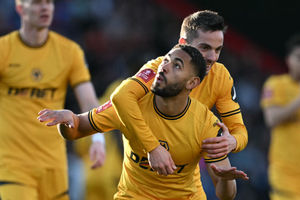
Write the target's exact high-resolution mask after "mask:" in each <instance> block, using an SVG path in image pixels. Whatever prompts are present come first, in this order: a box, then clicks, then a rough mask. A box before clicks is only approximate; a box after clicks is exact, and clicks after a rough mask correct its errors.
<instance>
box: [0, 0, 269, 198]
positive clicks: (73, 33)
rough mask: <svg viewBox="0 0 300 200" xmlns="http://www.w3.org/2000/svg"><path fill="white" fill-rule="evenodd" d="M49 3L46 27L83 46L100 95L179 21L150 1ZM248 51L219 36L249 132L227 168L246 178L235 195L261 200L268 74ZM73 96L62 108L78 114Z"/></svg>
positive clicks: (5, 5)
mask: <svg viewBox="0 0 300 200" xmlns="http://www.w3.org/2000/svg"><path fill="white" fill-rule="evenodd" d="M55 2H56V11H55V17H54V23H53V25H52V29H53V30H55V31H57V32H59V33H61V34H63V35H65V36H67V37H68V38H70V39H73V40H75V41H76V42H78V43H79V44H80V45H81V47H82V48H83V49H84V51H85V56H86V61H87V63H88V65H89V68H90V72H91V75H92V82H93V84H94V86H95V88H96V92H97V95H98V96H99V97H101V96H103V95H104V92H105V90H106V88H107V87H108V86H109V85H110V84H111V83H112V82H114V81H115V80H117V79H124V78H126V77H128V76H131V75H133V74H134V73H135V72H137V70H138V69H139V68H140V67H141V66H142V65H143V64H144V63H145V62H146V61H148V60H149V59H153V58H156V57H157V56H160V55H164V54H165V53H167V50H169V49H170V48H171V47H172V46H173V45H175V44H176V43H177V39H178V38H177V37H178V35H179V30H180V24H181V21H182V19H181V18H180V17H178V16H179V15H176V13H173V12H171V11H170V10H168V9H166V8H165V7H163V6H161V5H160V4H158V3H157V2H156V1H154V0H153V1H152V0H146V1H140V0H127V1H123V0H89V1H84V0H57V1H55ZM14 6H15V5H14V1H12V0H4V1H1V3H0V35H4V34H6V33H8V32H10V31H12V30H15V29H17V28H18V27H19V18H18V15H17V14H16V12H15V11H14V9H15V8H14ZM225 22H226V19H225ZM230 28H231V27H230V24H229V29H230ZM249 52H250V51H248V52H245V53H243V52H240V53H239V54H237V53H236V52H234V51H232V50H231V49H229V48H227V47H226V35H225V47H224V49H223V51H222V53H221V58H220V61H221V62H222V63H224V64H225V66H226V67H227V68H228V70H229V72H230V73H231V75H232V77H233V78H234V81H235V87H236V90H237V94H238V100H239V103H240V106H241V109H242V113H243V117H244V122H245V124H246V127H247V129H248V134H249V143H248V146H247V148H246V149H245V150H243V151H242V152H240V153H237V154H231V155H230V160H231V162H232V165H233V166H237V167H238V168H240V169H242V170H243V171H245V172H247V173H248V176H249V177H250V180H249V181H247V182H245V181H238V193H237V198H236V199H243V200H248V199H249V200H250V199H251V200H252V199H260V200H267V199H268V191H269V186H268V180H267V165H268V159H267V153H268V145H269V139H270V135H269V130H268V129H267V128H266V126H265V123H264V120H263V116H262V111H261V109H260V106H259V100H260V94H261V88H262V84H263V82H264V80H265V79H266V77H268V76H269V74H268V73H266V72H265V71H262V70H261V66H257V62H253V60H252V59H251V58H253V56H251V57H248V56H247V54H248V53H249ZM257 59H259V58H257ZM73 99H74V98H73V97H72V93H71V92H70V93H69V94H68V98H67V102H66V107H68V108H71V109H72V110H74V111H75V112H76V111H77V112H78V107H77V105H76V103H75V100H73ZM119 146H120V145H119ZM68 147H69V155H70V158H71V159H70V160H69V166H70V172H71V173H70V174H71V175H70V178H71V179H72V181H71V188H70V192H71V193H74V191H75V193H77V195H76V194H75V195H74V197H73V199H72V200H76V199H79V200H81V199H82V198H83V197H82V196H84V190H82V194H81V197H80V195H78V194H79V192H78V191H79V190H81V189H82V188H84V181H83V180H84V178H83V179H81V178H82V177H80V174H81V173H82V174H83V167H82V164H81V159H80V157H79V156H78V154H76V153H75V152H76V151H74V148H73V147H74V145H72V144H68ZM120 152H121V150H120ZM119 154H120V155H122V154H121V153H119ZM202 166H204V165H202ZM111 169H112V170H113V169H114V168H111ZM202 170H203V176H202V178H203V180H204V187H205V190H206V192H207V193H208V199H214V192H213V186H212V183H210V182H209V181H210V180H209V178H207V177H206V173H205V169H204V168H203V167H202ZM74 171H75V172H74ZM72 172H74V173H72ZM72 174H75V175H72ZM74 176H75V177H74ZM76 176H78V177H76ZM100 176H101V175H100ZM99 179H101V177H99ZM77 182H79V183H80V182H81V185H79V189H73V188H76V186H78V184H76V183H77ZM107 187H112V186H107ZM71 197H72V195H71Z"/></svg>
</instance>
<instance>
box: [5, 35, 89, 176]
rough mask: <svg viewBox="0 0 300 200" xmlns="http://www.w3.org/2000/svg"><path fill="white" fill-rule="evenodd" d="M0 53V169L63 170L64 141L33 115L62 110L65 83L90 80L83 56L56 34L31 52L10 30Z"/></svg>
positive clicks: (80, 51)
mask: <svg viewBox="0 0 300 200" xmlns="http://www.w3.org/2000/svg"><path fill="white" fill-rule="evenodd" d="M0 52H1V53H0V113H1V114H0V160H1V162H0V165H4V166H10V165H13V166H20V165H21V166H23V167H30V166H35V167H50V168H61V169H66V166H67V165H66V153H65V152H66V149H65V141H64V140H63V139H62V137H61V136H60V135H59V134H57V128H56V127H55V126H54V127H46V126H45V125H44V124H42V123H40V122H39V121H38V120H37V116H38V115H37V114H38V112H39V111H40V110H42V109H44V108H49V109H62V108H63V107H64V102H65V96H66V90H67V86H68V84H70V85H71V86H72V87H74V86H76V85H77V84H79V83H81V82H85V81H89V80H90V75H89V72H88V69H87V67H86V65H85V62H84V55H83V51H82V50H81V49H80V47H79V46H78V45H77V44H76V43H74V42H72V41H71V40H69V39H67V38H65V37H63V36H61V35H59V34H57V33H55V32H49V37H48V39H47V41H46V43H45V44H44V45H42V46H40V47H30V46H27V45H26V44H25V43H24V42H23V41H22V40H21V37H20V35H19V32H18V31H15V32H12V33H10V34H8V35H5V36H3V37H1V38H0ZM0 173H1V172H0ZM7 176H8V175H7V174H5V177H7ZM1 177H4V176H3V175H2V174H1ZM2 179H3V178H2Z"/></svg>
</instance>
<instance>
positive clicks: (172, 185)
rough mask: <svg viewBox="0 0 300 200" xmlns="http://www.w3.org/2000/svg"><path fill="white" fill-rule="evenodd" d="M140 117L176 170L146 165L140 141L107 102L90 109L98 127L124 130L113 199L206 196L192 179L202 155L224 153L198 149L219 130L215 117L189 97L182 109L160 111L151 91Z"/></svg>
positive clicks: (143, 103) (208, 160) (93, 120)
mask: <svg viewBox="0 0 300 200" xmlns="http://www.w3.org/2000/svg"><path fill="white" fill-rule="evenodd" d="M139 106H140V108H141V110H142V113H143V117H144V119H145V121H146V123H147V124H148V125H149V127H150V128H151V129H152V131H153V133H154V134H155V136H156V137H157V138H158V141H159V142H160V144H161V145H162V146H163V147H164V148H166V149H167V150H168V151H169V152H170V154H171V156H172V158H173V160H174V162H175V164H176V166H177V170H176V172H175V174H172V175H168V176H161V175H158V174H157V173H156V172H153V171H152V169H151V167H150V166H149V163H148V159H147V154H146V153H145V152H144V149H143V145H142V144H141V142H140V141H139V140H138V139H137V138H136V136H135V134H132V133H130V132H129V131H128V129H127V128H126V127H125V126H123V125H122V123H121V122H120V120H119V119H118V116H117V114H116V112H115V111H114V109H113V107H112V106H111V103H110V102H107V103H106V104H104V105H102V106H100V107H99V108H95V109H93V110H92V111H90V112H89V120H90V123H91V125H92V127H93V128H94V129H95V130H97V131H102V132H106V131H109V130H112V129H120V130H121V131H122V133H123V134H124V137H123V142H124V161H123V171H122V175H121V179H120V183H119V187H118V189H119V191H118V193H117V194H116V195H115V198H116V199H123V198H125V197H127V198H133V199H189V198H191V199H206V197H205V194H201V195H202V196H203V197H199V196H197V195H199V194H198V193H197V187H196V184H195V182H194V181H193V175H194V171H195V168H196V167H197V166H198V162H199V160H200V158H201V157H204V158H205V161H206V162H215V161H219V160H222V159H225V158H226V157H227V156H224V157H221V158H217V159H210V158H208V157H206V155H205V153H204V152H202V151H201V145H202V140H204V139H206V138H209V137H216V136H217V135H218V133H219V131H220V130H221V129H220V127H218V126H217V125H216V122H217V121H218V119H217V117H215V116H214V114H213V113H212V112H211V111H210V110H209V109H208V108H207V107H206V106H205V105H203V104H201V103H200V102H198V101H196V100H194V99H189V101H188V103H187V105H186V107H185V109H184V110H183V111H182V113H180V114H178V115H176V116H167V115H165V114H163V113H161V112H160V111H159V110H158V108H157V106H156V104H155V96H154V95H153V93H148V94H147V95H146V96H145V97H143V98H142V99H141V100H140V101H139Z"/></svg>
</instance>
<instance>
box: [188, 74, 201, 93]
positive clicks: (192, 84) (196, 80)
mask: <svg viewBox="0 0 300 200" xmlns="http://www.w3.org/2000/svg"><path fill="white" fill-rule="evenodd" d="M200 82H201V80H200V77H198V76H194V77H192V78H190V79H189V80H188V81H187V82H186V89H187V90H192V89H194V88H195V87H197V86H198V85H199V84H200Z"/></svg>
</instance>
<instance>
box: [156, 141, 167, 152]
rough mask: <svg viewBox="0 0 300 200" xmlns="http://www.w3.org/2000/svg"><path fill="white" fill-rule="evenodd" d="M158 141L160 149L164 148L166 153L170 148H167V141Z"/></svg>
mask: <svg viewBox="0 0 300 200" xmlns="http://www.w3.org/2000/svg"><path fill="white" fill-rule="evenodd" d="M158 141H159V143H160V145H161V146H162V147H164V148H165V149H166V150H167V151H169V150H170V148H169V145H168V142H167V141H163V140H158Z"/></svg>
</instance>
